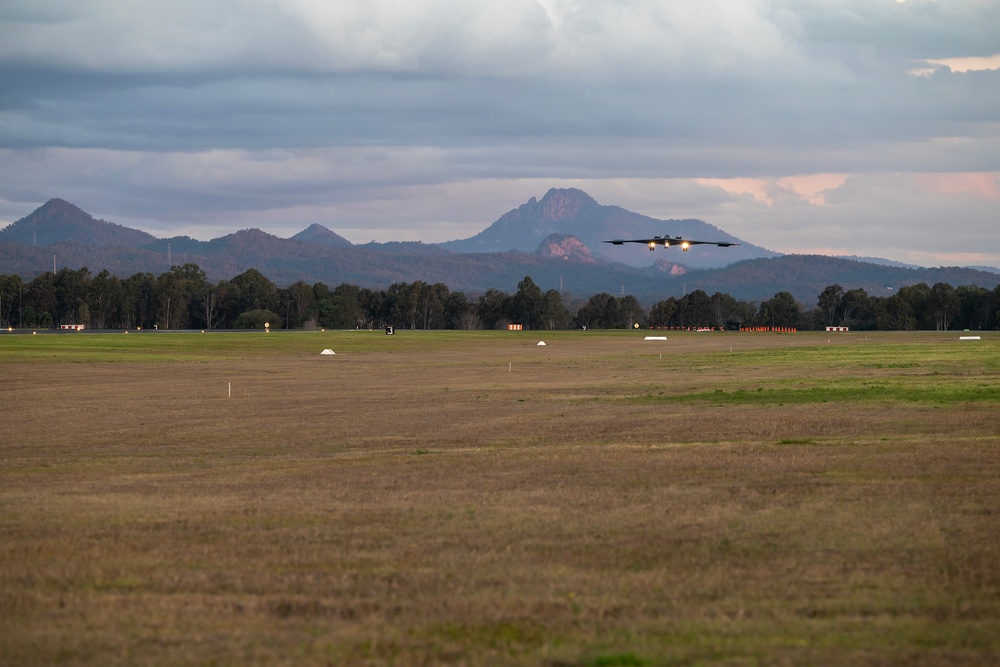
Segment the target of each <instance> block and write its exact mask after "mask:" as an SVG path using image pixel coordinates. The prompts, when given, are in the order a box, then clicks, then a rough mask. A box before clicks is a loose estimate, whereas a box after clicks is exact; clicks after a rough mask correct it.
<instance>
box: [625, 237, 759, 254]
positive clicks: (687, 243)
mask: <svg viewBox="0 0 1000 667" xmlns="http://www.w3.org/2000/svg"><path fill="white" fill-rule="evenodd" d="M605 243H611V244H613V245H622V244H624V243H645V244H646V245H647V246H649V251H650V252H652V251H653V250H655V249H656V246H658V245H661V246H664V247H668V246H672V245H679V246H680V247H681V250H683V251H684V252H687V251H688V248H690V247H691V246H693V245H706V244H707V245H717V246H719V247H721V248H728V247H729V246H732V245H739V243H730V242H729V241H692V240H691V239H685V238H681V237H680V236H670V235H669V234H668V235H666V236H654V237H653V238H651V239H615V240H614V241H605Z"/></svg>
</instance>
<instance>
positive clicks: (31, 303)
mask: <svg viewBox="0 0 1000 667" xmlns="http://www.w3.org/2000/svg"><path fill="white" fill-rule="evenodd" d="M473 297H474V298H473ZM473 297H470V296H468V295H466V294H465V293H463V292H455V291H451V290H449V289H448V287H447V286H446V285H444V284H443V283H435V284H429V283H425V282H422V281H419V280H418V281H415V282H413V283H393V284H392V285H390V286H389V287H388V288H386V289H380V290H379V289H369V288H365V287H358V286H356V285H350V284H342V285H339V286H337V287H335V288H333V289H331V288H330V287H328V286H327V285H324V284H323V283H314V284H312V285H310V284H308V283H305V282H303V281H299V282H296V283H293V284H291V285H289V286H288V287H284V288H281V287H278V286H276V285H275V284H274V283H273V282H271V281H270V280H269V279H268V278H267V277H266V276H264V275H263V274H261V273H260V272H259V271H257V270H256V269H249V270H248V271H245V272H244V273H241V274H240V275H238V276H236V277H234V278H232V279H230V280H221V281H219V282H217V283H212V282H210V281H208V280H207V279H206V277H205V272H204V271H203V270H202V269H201V268H200V267H198V266H197V265H195V264H185V265H183V266H174V267H172V268H171V269H170V270H169V271H167V272H165V273H162V274H160V275H159V276H154V275H153V274H151V273H137V274H135V275H133V276H130V277H128V278H119V277H117V276H114V275H111V274H110V273H109V272H108V271H106V270H105V271H101V272H100V273H98V274H96V275H94V274H93V273H92V272H91V271H90V270H89V269H87V268H82V269H78V270H74V269H68V268H64V269H60V270H59V271H58V272H57V273H51V272H47V273H43V274H40V275H38V276H37V277H35V278H34V279H33V280H31V281H30V282H27V283H26V282H24V281H23V280H22V279H21V277H20V276H18V275H0V327H3V328H7V327H18V328H23V327H37V328H52V327H58V326H59V325H61V324H82V325H84V326H86V327H88V328H91V329H153V328H156V329H256V328H262V327H263V326H264V323H265V322H267V323H270V325H271V327H272V328H275V329H277V328H284V329H318V328H332V329H353V328H362V329H376V328H383V327H385V326H389V325H391V326H394V327H397V328H400V329H498V328H499V329H502V328H506V326H507V324H521V325H522V326H523V327H524V328H525V329H535V330H554V329H573V328H584V327H587V328H594V329H616V328H617V329H621V328H628V329H632V328H635V327H636V325H638V327H642V328H646V327H667V328H674V327H677V328H688V327H690V328H694V327H715V328H727V329H738V328H740V327H753V326H772V327H796V328H798V329H801V330H810V329H820V330H821V329H823V328H824V327H826V326H848V327H850V328H852V329H855V330H876V329H879V330H918V329H929V330H939V331H942V330H949V329H979V330H989V329H997V328H998V326H1000V286H998V287H996V288H995V289H993V290H989V289H986V288H982V287H976V286H974V285H971V286H960V287H952V286H951V285H948V284H945V283H937V284H935V285H933V286H928V285H927V284H925V283H919V284H917V285H911V286H907V287H903V288H901V289H899V290H897V291H896V292H895V293H894V294H892V295H891V296H871V295H869V294H867V293H866V292H865V291H864V290H863V289H852V290H844V289H843V287H841V286H840V285H830V286H828V287H826V288H825V289H824V290H823V291H822V293H821V294H819V296H818V299H817V306H816V307H814V308H809V309H807V308H805V307H803V306H802V304H801V303H799V302H797V301H796V300H795V298H794V296H792V294H790V293H789V292H778V293H776V294H775V295H774V296H773V297H772V298H770V299H766V300H764V301H762V302H760V303H756V302H754V301H740V300H737V299H735V298H734V297H732V296H730V295H728V294H724V293H721V292H716V293H715V294H712V295H709V294H707V293H706V292H704V291H702V290H695V291H693V292H691V293H689V294H686V295H684V296H682V297H679V298H678V297H670V298H668V299H665V300H663V301H659V302H657V303H655V304H653V305H652V306H651V307H650V308H649V309H648V310H645V309H644V308H643V307H642V306H641V305H640V304H639V302H638V301H637V300H636V298H635V297H634V296H632V295H621V296H618V297H615V296H613V295H611V294H608V293H606V292H604V293H601V294H595V295H593V296H591V297H590V298H589V299H581V298H574V297H573V296H571V295H568V294H563V293H560V292H559V291H558V290H554V289H550V290H548V291H544V292H543V291H542V289H541V288H540V287H538V285H536V284H535V283H534V281H533V280H532V279H531V277H530V276H525V277H524V279H523V280H522V281H521V282H519V283H518V285H517V290H516V291H515V292H514V293H513V294H508V293H506V292H503V291H501V290H497V289H489V290H486V292H484V293H482V294H478V295H473Z"/></svg>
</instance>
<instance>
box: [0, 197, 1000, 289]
mask: <svg viewBox="0 0 1000 667" xmlns="http://www.w3.org/2000/svg"><path fill="white" fill-rule="evenodd" d="M526 206H527V205H526ZM522 208H523V207H522ZM609 209H615V207H601V206H599V205H598V204H596V202H594V201H593V200H592V199H590V198H589V197H587V196H586V195H585V194H584V193H580V192H578V191H571V192H567V191H550V193H549V195H547V199H543V201H542V202H535V203H534V204H532V205H531V206H527V208H526V209H525V210H520V209H518V211H519V212H518V214H517V215H514V216H511V217H509V218H508V219H506V220H505V222H504V224H505V225H508V224H509V225H512V226H515V227H516V226H518V225H522V223H523V224H527V225H528V226H527V227H526V228H523V229H521V232H527V233H530V234H532V235H533V234H535V233H536V231H537V230H535V226H537V225H541V226H540V227H538V230H540V232H538V233H541V232H544V231H549V230H550V227H549V226H547V225H548V222H545V221H546V220H549V222H551V221H557V222H559V221H566V220H574V219H577V220H578V219H579V217H578V216H579V215H580V214H581V212H586V211H590V212H591V213H592V214H594V215H597V216H598V219H600V220H603V221H605V222H606V221H607V220H612V219H613V220H618V219H619V218H614V216H615V215H619V214H620V212H621V211H622V209H615V210H609ZM615 211H618V213H616V212H615ZM598 214H599V215H598ZM606 214H607V215H611V216H612V217H611V218H604V217H602V216H605V215H606ZM629 215H630V216H634V215H635V214H629ZM550 219H551V220H550ZM621 219H622V220H624V218H621ZM629 219H632V218H629ZM660 222H662V221H660ZM703 224H704V223H703ZM533 230H535V231H533ZM716 231H718V230H716ZM297 236H298V238H291V239H285V238H279V237H277V236H274V235H271V234H268V233H266V232H264V231H261V230H259V229H244V230H242V231H238V232H235V233H233V234H229V235H226V236H223V237H220V238H217V239H213V240H211V241H198V240H195V239H192V238H189V237H174V238H171V239H157V238H155V237H153V236H151V235H149V234H146V233H145V232H141V231H138V230H134V229H128V228H126V227H122V226H121V225H116V224H114V223H110V222H106V221H103V220H96V219H94V218H93V217H91V216H90V215H88V214H87V213H85V212H84V211H81V210H80V209H79V208H77V207H75V206H73V205H72V204H68V203H67V202H64V201H62V200H58V199H53V200H51V201H49V202H48V203H46V204H45V205H44V206H42V207H40V208H39V209H38V210H36V211H35V212H34V213H32V214H31V215H29V216H27V217H26V218H23V219H21V220H19V221H17V222H16V223H14V224H13V225H10V226H8V227H7V228H5V229H4V230H2V231H0V274H8V275H12V274H16V275H19V276H21V277H22V278H24V279H26V280H31V279H32V278H34V277H35V276H38V275H40V274H43V273H46V272H51V271H52V270H53V266H54V265H55V267H56V269H57V270H58V269H61V268H69V269H74V270H76V269H81V268H84V267H86V268H88V269H90V270H91V271H92V272H94V273H95V274H96V273H99V272H101V271H103V270H107V271H108V272H109V273H111V274H113V275H115V276H118V277H121V278H127V277H129V276H132V275H135V274H138V273H151V274H154V275H158V274H161V273H164V272H166V271H169V270H170V268H171V267H172V266H182V265H185V264H193V265H196V266H198V267H200V269H201V270H202V271H204V272H205V275H206V277H207V278H208V279H209V280H210V281H213V282H217V281H220V280H229V279H231V278H232V277H233V276H236V275H238V274H240V273H243V272H245V271H247V270H249V269H256V270H258V271H260V272H261V273H262V274H263V275H265V276H266V277H267V278H268V279H270V280H272V281H274V282H275V283H276V284H277V285H279V286H286V285H290V284H292V283H294V282H297V281H303V282H306V283H308V284H312V283H316V282H322V283H325V284H327V285H339V284H344V283H348V284H353V285H358V286H360V287H368V288H376V289H381V288H385V287H387V286H389V285H391V284H392V283H409V282H413V281H416V280H420V281H425V282H427V283H431V284H434V283H443V284H445V285H447V286H448V287H449V288H450V289H452V290H458V291H462V292H467V293H482V292H485V291H487V290H489V289H498V290H503V291H512V290H513V289H514V288H515V287H516V285H517V284H518V282H519V281H520V280H521V279H522V278H524V276H531V277H532V278H533V279H534V280H535V282H536V283H537V284H538V285H539V286H540V287H541V288H542V289H544V290H549V289H557V290H560V291H563V292H566V293H569V294H573V295H578V296H579V295H591V294H599V293H604V292H606V293H608V294H614V295H623V294H631V295H634V296H635V297H636V298H637V299H639V300H640V301H641V302H643V303H655V302H657V301H659V300H661V299H663V298H666V297H669V296H675V297H679V296H682V295H683V294H686V293H690V292H692V291H694V290H699V289H700V290H704V291H705V292H707V293H708V294H714V293H716V292H721V293H725V294H730V295H732V296H734V297H736V298H738V299H744V300H757V301H761V300H764V299H768V298H770V297H772V296H773V295H774V294H776V293H778V292H789V293H791V294H792V295H793V296H794V297H795V298H796V299H798V300H799V301H801V302H802V303H803V304H805V305H807V306H809V305H812V304H814V303H815V302H816V299H817V297H818V295H819V294H820V293H821V292H822V290H823V289H824V288H825V287H826V286H828V285H831V284H839V285H841V286H843V287H844V288H845V289H857V288H861V289H864V290H866V291H867V292H868V293H870V294H873V295H885V294H888V293H891V292H892V291H893V290H898V289H899V288H900V287H903V286H906V285H913V284H916V283H921V282H923V283H927V284H929V285H933V284H935V283H938V282H942V283H947V284H950V285H954V286H956V287H958V286H962V285H976V286H979V287H986V288H991V289H992V288H993V287H995V286H996V285H997V284H998V283H1000V274H997V273H990V272H986V271H979V270H975V269H963V268H947V269H926V268H903V267H893V266H885V265H878V264H873V263H868V262H861V261H854V260H850V259H838V258H834V257H827V256H818V255H809V256H805V255H785V256H781V257H770V258H755V259H745V260H743V261H739V262H736V263H732V264H729V265H728V266H724V267H720V268H708V269H700V270H691V267H690V264H689V260H690V258H691V257H693V256H694V253H695V250H696V248H693V249H692V250H691V251H690V252H678V251H677V249H660V250H659V251H658V252H657V255H656V256H657V257H658V258H662V259H661V262H660V263H658V264H656V265H654V266H647V267H645V268H637V267H634V266H629V265H627V264H625V263H618V262H610V261H608V260H607V259H602V256H601V255H599V254H597V253H594V252H593V251H594V248H593V247H592V245H587V244H586V243H584V242H582V240H581V239H580V238H578V237H576V236H573V235H570V234H565V233H561V232H552V233H550V234H549V235H548V236H546V237H544V238H542V239H540V240H539V242H538V243H537V244H536V246H535V247H533V248H531V249H530V250H527V251H525V250H517V251H507V252H455V251H452V250H448V249H446V248H443V247H441V246H440V245H436V244H423V243H368V244H363V245H351V244H350V243H349V242H347V241H346V239H343V238H342V237H340V236H338V235H337V234H335V233H334V232H331V231H330V230H328V229H326V228H322V227H320V226H318V225H317V226H314V227H311V228H309V229H308V230H306V231H305V232H304V233H302V234H299V235H297ZM622 236H629V234H622ZM598 245H599V246H600V248H601V249H602V250H606V249H608V248H613V249H614V250H615V251H616V252H617V251H620V250H622V249H623V248H621V247H618V246H614V247H612V246H607V245H606V244H603V243H599V242H598ZM632 249H636V248H632ZM637 249H638V250H639V251H640V252H641V253H642V254H643V255H645V256H647V257H648V256H650V255H651V253H649V252H648V251H646V250H645V248H644V247H642V246H638V248H637ZM700 249H701V250H704V251H705V252H710V253H714V254H717V255H719V256H729V257H731V256H732V253H734V252H735V251H737V250H739V249H740V248H739V247H732V248H716V247H710V248H708V249H707V250H706V249H705V248H700Z"/></svg>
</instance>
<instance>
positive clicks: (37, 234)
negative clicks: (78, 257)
mask: <svg viewBox="0 0 1000 667" xmlns="http://www.w3.org/2000/svg"><path fill="white" fill-rule="evenodd" d="M0 241H6V242H13V243H21V244H23V245H27V246H36V247H37V246H47V245H51V244H53V243H62V242H72V241H76V242H79V243H85V244H87V245H92V246H101V247H112V246H113V247H129V246H143V245H147V244H149V243H152V242H154V241H156V237H155V236H153V235H152V234H147V233H146V232H143V231H140V230H138V229H131V228H129V227H125V226H123V225H119V224H116V223H113V222H108V221H107V220H97V219H96V218H94V217H93V216H92V215H90V214H89V213H87V212H86V211H84V210H82V209H80V208H79V207H77V206H74V205H73V204H70V203H69V202H66V201H63V200H62V199H50V200H49V201H47V202H46V203H45V204H43V205H42V206H40V207H39V208H37V209H35V210H34V211H33V212H32V213H31V214H30V215H27V216H25V217H23V218H21V219H20V220H18V221H17V222H15V223H13V224H11V225H8V226H7V227H5V228H4V229H0Z"/></svg>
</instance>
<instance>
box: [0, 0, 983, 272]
mask: <svg viewBox="0 0 1000 667" xmlns="http://www.w3.org/2000/svg"><path fill="white" fill-rule="evenodd" d="M998 14H1000V13H998V12H996V11H995V6H994V5H993V3H991V2H988V1H979V0H957V1H954V2H934V1H932V0H907V1H906V2H897V1H895V0H837V1H834V0H771V1H770V2H764V1H763V0H760V1H746V0H690V1H682V2H671V3H660V2H650V1H645V0H626V1H623V2H616V3H607V2H601V1H597V0H537V1H536V0H487V1H484V2H476V3H469V2H462V1H458V0H424V1H419V2H413V1H412V0H369V1H365V2H360V1H358V2H337V3H329V2H320V1H310V0H290V1H288V2H282V3H270V2H236V1H235V0H233V1H222V0H220V1H219V2H212V3H204V2H196V1H193V0H192V1H187V0H184V1H178V2H172V3H134V4H132V3H119V2H104V1H99V0H90V1H88V2H80V1H74V2H68V1H67V2H46V3H37V2H26V1H23V0H10V1H9V2H7V3H5V4H4V5H3V7H0V151H2V152H0V158H2V161H0V221H2V220H6V221H8V222H9V221H12V220H14V219H16V218H19V217H21V216H23V215H25V214H27V213H28V212H30V210H31V208H33V207H34V206H37V205H39V204H41V203H42V202H44V201H45V200H46V199H48V198H49V197H52V196H60V197H63V198H65V199H69V200H70V201H73V202H74V203H76V204H78V205H80V206H82V207H83V208H85V209H86V210H88V211H91V212H93V213H95V214H98V215H101V216H103V217H106V218H108V219H111V220H114V221H116V222H122V223H128V222H130V221H131V222H134V223H137V224H138V223H141V224H142V225H143V226H144V228H147V229H149V230H150V231H154V233H158V234H161V235H166V234H172V233H177V230H183V232H182V233H188V234H191V235H194V236H198V237H209V236H212V235H217V234H218V233H226V232H227V231H232V230H233V229H236V228H240V227H245V226H248V225H249V224H253V225H255V226H260V227H262V228H264V229H267V230H268V231H273V232H275V233H283V232H287V233H288V234H290V233H294V232H295V231H298V229H301V226H302V225H303V224H308V223H311V222H323V223H324V224H327V225H328V226H331V227H332V228H334V229H337V230H338V231H341V232H343V233H345V235H346V236H348V238H352V240H356V241H357V240H361V241H366V240H371V239H372V238H375V239H378V240H383V239H385V238H389V237H397V236H400V235H408V237H410V238H423V239H425V240H433V241H437V240H446V239H448V238H456V237H461V236H467V235H470V234H472V233H475V232H477V231H479V230H480V229H482V228H483V227H484V226H485V225H487V224H489V223H490V222H492V221H493V219H495V218H496V217H497V216H498V215H499V214H501V213H502V212H504V211H505V210H507V209H509V208H513V207H514V206H517V205H518V204H520V203H522V202H523V201H524V200H526V199H527V198H528V197H530V196H540V195H541V194H543V193H544V191H545V190H546V189H547V188H548V187H551V186H554V185H560V184H563V185H572V184H578V185H580V184H586V187H585V188H584V189H587V190H588V191H589V192H591V194H593V195H594V196H596V197H598V199H599V200H601V201H602V202H603V203H610V204H619V205H622V206H626V207H632V208H634V210H638V211H640V212H643V213H647V214H650V215H660V216H664V217H671V216H672V217H699V218H702V219H705V220H707V221H708V222H712V223H713V224H717V225H719V226H720V227H723V228H725V229H727V231H732V232H733V233H736V234H738V235H741V236H744V237H745V238H747V239H748V240H751V241H753V242H758V243H762V244H763V245H768V246H769V247H772V248H774V249H776V250H783V249H795V250H799V251H802V250H807V249H808V248H809V247H815V248H823V247H835V246H834V242H836V243H838V244H839V245H837V246H836V247H838V248H839V247H843V248H844V250H845V251H847V252H850V251H851V250H850V249H851V248H854V247H856V253H857V254H889V253H892V254H894V255H895V256H896V257H895V258H903V256H904V255H906V256H917V255H920V256H921V257H925V255H923V254H921V253H927V252H932V253H933V252H934V249H935V248H938V249H939V254H938V255H937V257H939V258H941V259H942V260H944V259H945V258H946V257H954V256H957V255H956V253H958V252H959V250H960V247H961V246H962V245H963V243H964V244H966V245H968V244H970V243H975V245H976V247H977V249H978V250H979V251H981V253H980V254H982V255H984V256H986V257H990V256H992V257H994V258H995V259H994V260H991V261H994V262H995V263H1000V247H998V246H1000V242H998V241H997V240H996V239H994V238H992V236H991V235H990V234H989V228H988V224H987V222H986V221H988V220H989V221H992V220H995V218H996V212H997V209H998V203H1000V200H998V196H1000V195H997V194H996V192H995V188H996V183H997V182H998V174H1000V131H998V127H1000V123H998V121H1000V111H998V110H1000V69H994V70H991V71H967V72H953V71H951V70H949V69H948V68H947V67H941V66H937V65H935V66H932V67H929V70H932V71H929V72H928V73H927V75H925V76H917V75H915V74H913V73H912V72H913V71H914V70H916V69H920V68H921V67H925V66H926V61H928V60H946V61H947V60H948V59H950V58H958V57H965V56H979V57H991V56H994V55H997V54H995V53H993V52H992V50H996V49H998V47H997V45H996V37H995V36H996V35H997V34H1000V18H998ZM997 65H998V67H1000V62H998V63H997ZM934 68H936V69H934ZM825 173H836V174H844V175H850V177H849V178H847V177H846V176H845V178H846V180H843V181H842V183H841V185H840V186H838V187H836V188H834V189H833V190H832V191H831V192H830V193H829V196H828V197H827V198H826V200H825V201H824V203H823V205H818V204H817V203H816V202H815V201H809V200H808V198H803V197H801V196H799V195H798V194H795V193H793V195H794V196H789V197H786V198H784V199H781V200H778V201H770V202H764V201H761V200H760V199H759V198H758V196H757V195H750V194H746V193H743V194H741V193H740V192H739V187H733V186H732V184H731V183H730V184H729V185H727V186H726V188H720V187H718V186H717V185H712V184H708V183H705V182H699V181H695V180H693V179H757V180H758V181H759V182H762V183H767V182H775V181H776V180H777V179H781V178H782V177H802V176H807V175H810V174H825ZM896 174H900V176H896ZM921 174H925V175H927V178H926V179H925V180H924V181H920V175H921ZM947 174H957V175H958V180H957V181H956V180H952V181H947V179H945V178H944V177H943V176H941V175H947ZM935 179H936V180H935ZM963 179H964V180H963ZM946 181H947V182H949V183H950V184H951V185H950V186H949V187H950V188H951V189H949V188H948V187H945V188H943V189H940V188H939V189H935V188H931V187H928V186H927V184H928V183H929V182H935V183H937V182H946ZM959 182H962V183H974V184H978V185H976V186H975V187H973V186H968V187H965V186H962V187H959V186H958V185H956V183H959ZM917 183H922V185H921V186H919V187H918V186H917V185H915V184H917ZM991 183H992V184H993V186H992V187H993V188H994V189H991ZM779 189H780V188H779ZM473 200H474V201H473ZM674 211H676V212H677V213H673V212H674ZM943 215H949V216H950V217H951V218H952V222H951V227H952V229H953V231H954V233H953V234H952V235H951V236H950V237H949V239H948V240H947V241H941V240H939V241H938V242H937V244H936V245H935V244H934V243H932V242H931V239H934V238H935V235H934V231H933V230H934V229H935V227H936V226H937V225H938V224H939V223H938V219H939V218H940V217H941V216H943ZM0 224H2V222H0ZM882 227H885V229H886V230H887V233H886V234H885V236H884V237H883V236H877V237H875V236H873V235H871V234H868V235H867V237H865V235H863V234H860V233H857V232H859V231H862V230H864V231H870V230H871V229H873V228H877V229H881V228H882ZM831 229H835V230H837V231H838V233H837V234H834V235H832V236H830V238H828V236H829V235H828V234H827V230H831ZM852 230H854V231H853V232H852ZM352 235H353V236H352ZM994 236H995V235H994ZM873 244H875V247H874V248H873V247H872V245H873ZM878 247H882V248H884V249H885V252H884V253H880V252H879V251H878ZM926 261H927V262H929V263H934V262H935V259H934V257H930V258H928V259H927V260H926ZM977 261H978V260H977Z"/></svg>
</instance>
